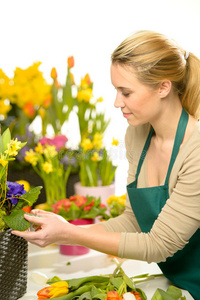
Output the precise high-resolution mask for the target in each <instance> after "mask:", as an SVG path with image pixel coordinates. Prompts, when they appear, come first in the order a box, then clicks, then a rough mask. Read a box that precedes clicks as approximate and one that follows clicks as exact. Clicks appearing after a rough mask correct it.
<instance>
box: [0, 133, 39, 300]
mask: <svg viewBox="0 0 200 300" xmlns="http://www.w3.org/2000/svg"><path fill="white" fill-rule="evenodd" d="M23 146H24V143H21V142H20V141H18V140H17V139H11V134H10V130H9V129H6V130H5V131H4V132H3V134H0V257H1V259H0V278H1V296H2V297H3V299H10V297H13V299H18V298H20V297H22V296H23V295H24V294H25V292H26V285H27V257H28V243H27V241H25V240H24V239H22V238H20V237H18V236H15V235H13V234H12V233H11V231H12V229H16V230H21V231H24V230H26V229H28V228H29V227H30V223H29V222H28V221H27V220H25V219H24V213H25V212H24V211H23V208H24V207H27V206H31V205H32V204H33V203H34V202H35V201H36V199H37V198H38V195H39V193H40V189H41V188H42V187H41V186H39V187H35V188H33V189H31V190H29V191H28V192H26V191H25V189H24V185H23V184H20V183H18V182H10V181H8V180H7V172H8V164H9V162H10V161H12V160H14V159H15V157H16V155H17V154H18V151H19V149H21V148H22V147H23ZM13 282H14V283H15V284H14V285H13Z"/></svg>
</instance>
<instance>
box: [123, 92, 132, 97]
mask: <svg viewBox="0 0 200 300" xmlns="http://www.w3.org/2000/svg"><path fill="white" fill-rule="evenodd" d="M122 95H123V96H124V97H128V96H129V95H130V93H123V92H122Z"/></svg>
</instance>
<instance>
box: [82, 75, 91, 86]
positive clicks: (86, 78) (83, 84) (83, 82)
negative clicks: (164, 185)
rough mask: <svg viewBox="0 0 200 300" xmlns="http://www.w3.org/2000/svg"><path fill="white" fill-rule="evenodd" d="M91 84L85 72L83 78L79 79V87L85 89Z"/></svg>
mask: <svg viewBox="0 0 200 300" xmlns="http://www.w3.org/2000/svg"><path fill="white" fill-rule="evenodd" d="M91 84H92V81H91V79H90V75H89V74H88V73H87V74H86V75H85V77H84V78H82V79H81V88H82V89H86V88H87V87H88V86H89V85H91Z"/></svg>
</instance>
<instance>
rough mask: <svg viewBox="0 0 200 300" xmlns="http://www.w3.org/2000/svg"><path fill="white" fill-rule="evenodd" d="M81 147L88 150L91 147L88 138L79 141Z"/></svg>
mask: <svg viewBox="0 0 200 300" xmlns="http://www.w3.org/2000/svg"><path fill="white" fill-rule="evenodd" d="M81 147H83V151H88V150H91V149H93V147H94V145H93V143H92V141H91V140H90V139H89V138H84V139H83V140H82V142H81Z"/></svg>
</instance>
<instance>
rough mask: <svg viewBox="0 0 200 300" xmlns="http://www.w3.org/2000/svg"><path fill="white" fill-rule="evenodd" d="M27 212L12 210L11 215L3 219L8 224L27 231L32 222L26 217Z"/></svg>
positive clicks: (13, 227)
mask: <svg viewBox="0 0 200 300" xmlns="http://www.w3.org/2000/svg"><path fill="white" fill-rule="evenodd" d="M24 214H25V212H24V211H23V210H16V211H12V212H11V214H10V215H9V216H5V217H4V218H3V219H4V221H5V223H6V225H7V226H8V227H9V228H11V229H13V230H19V231H25V230H27V229H28V228H29V227H30V222H28V221H27V220H25V219H24Z"/></svg>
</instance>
